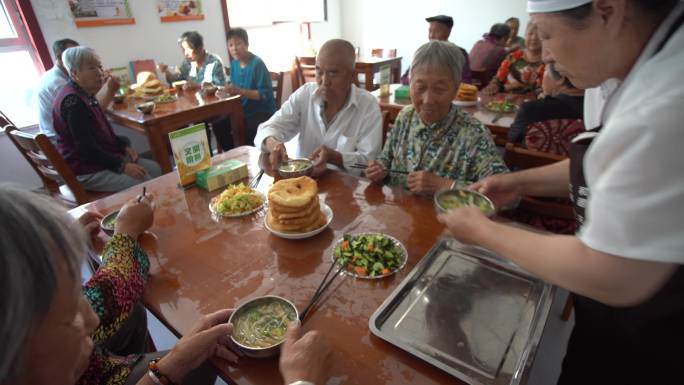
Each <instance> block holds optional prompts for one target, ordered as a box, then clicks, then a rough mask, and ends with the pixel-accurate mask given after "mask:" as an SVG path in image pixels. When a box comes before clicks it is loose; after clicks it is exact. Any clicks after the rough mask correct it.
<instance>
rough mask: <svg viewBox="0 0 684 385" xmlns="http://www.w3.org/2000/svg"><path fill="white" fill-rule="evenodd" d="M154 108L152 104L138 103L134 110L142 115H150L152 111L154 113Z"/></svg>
mask: <svg viewBox="0 0 684 385" xmlns="http://www.w3.org/2000/svg"><path fill="white" fill-rule="evenodd" d="M154 107H155V104H154V102H146V103H140V104H138V105H136V106H135V108H136V109H137V110H138V111H140V112H142V113H143V114H151V113H152V111H154Z"/></svg>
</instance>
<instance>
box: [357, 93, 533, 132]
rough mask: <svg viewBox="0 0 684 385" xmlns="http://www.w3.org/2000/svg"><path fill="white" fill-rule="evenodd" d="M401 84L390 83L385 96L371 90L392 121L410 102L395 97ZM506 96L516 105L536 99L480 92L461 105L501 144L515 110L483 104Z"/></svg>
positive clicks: (409, 100) (523, 95)
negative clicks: (497, 109) (470, 102)
mask: <svg viewBox="0 0 684 385" xmlns="http://www.w3.org/2000/svg"><path fill="white" fill-rule="evenodd" d="M400 86H401V84H392V85H390V94H389V95H386V96H381V95H380V90H375V91H373V92H371V93H372V94H373V95H374V96H375V98H376V99H377V100H378V104H380V110H382V111H388V113H389V116H390V120H391V121H394V120H395V119H396V117H397V115H398V114H399V111H401V110H402V109H403V108H404V107H406V106H408V105H410V104H411V99H410V98H395V97H394V91H395V90H396V89H397V88H398V87H400ZM507 97H508V100H509V101H510V102H511V103H514V104H516V105H518V106H520V105H521V104H523V103H524V102H526V101H529V100H534V99H536V95H535V94H534V93H524V94H514V93H510V94H509V93H498V94H495V95H485V94H483V93H482V92H479V93H478V102H477V104H475V105H473V106H467V107H461V108H462V109H463V110H464V111H466V112H468V113H470V114H471V115H473V117H475V118H476V119H477V120H479V121H480V122H482V124H484V125H485V127H487V128H489V130H490V131H491V132H492V134H493V135H494V139H495V141H496V143H497V144H498V145H503V144H505V143H506V142H507V141H508V129H509V128H510V127H511V124H513V120H514V119H515V112H509V113H504V114H497V113H496V112H493V111H490V110H488V109H487V108H486V107H485V106H486V105H487V103H489V102H490V101H494V100H497V101H503V100H505V99H506V98H507Z"/></svg>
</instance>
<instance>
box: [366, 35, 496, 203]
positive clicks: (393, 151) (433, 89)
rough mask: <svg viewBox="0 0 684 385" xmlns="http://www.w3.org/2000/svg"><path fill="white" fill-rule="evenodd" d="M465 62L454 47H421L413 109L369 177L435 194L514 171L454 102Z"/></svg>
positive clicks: (417, 55) (397, 123)
mask: <svg viewBox="0 0 684 385" xmlns="http://www.w3.org/2000/svg"><path fill="white" fill-rule="evenodd" d="M464 62H465V58H464V57H463V55H462V54H461V52H460V50H459V49H458V47H456V46H455V45H454V44H452V43H449V42H444V41H431V42H429V43H426V44H424V45H423V46H421V47H420V48H418V51H416V53H415V55H414V57H413V62H412V63H411V84H410V87H411V88H410V92H411V100H412V101H413V104H412V105H410V106H406V107H404V109H403V110H401V112H400V113H399V115H398V116H397V119H396V121H395V124H394V128H393V129H392V131H390V133H389V137H388V138H387V141H386V143H385V146H384V148H383V150H382V153H381V154H380V156H378V158H377V159H376V160H375V161H371V162H369V164H368V168H367V169H366V171H365V173H366V176H367V177H368V178H370V179H371V180H372V181H374V182H378V183H381V182H388V183H389V184H392V185H402V186H404V187H406V188H408V189H409V190H410V191H411V192H414V193H425V194H433V193H434V192H435V191H437V190H439V189H442V188H447V187H452V186H461V185H468V184H469V183H472V182H474V181H477V180H480V179H482V178H484V177H486V176H489V175H492V174H497V173H502V172H507V171H508V169H507V168H506V166H505V165H504V163H503V160H502V159H501V155H500V154H499V152H498V150H497V149H496V146H495V145H494V142H493V140H492V136H491V134H490V133H489V131H488V130H487V129H486V128H485V127H484V126H483V125H482V123H480V122H479V121H478V120H476V119H475V118H473V117H472V116H471V115H469V114H467V113H466V112H464V111H462V110H461V109H460V108H459V107H457V106H455V105H453V104H452V103H451V101H452V100H453V98H454V95H456V91H457V90H458V86H459V84H460V83H461V68H462V67H463V63H464ZM388 170H399V171H407V172H408V175H407V174H403V173H394V172H389V171H388Z"/></svg>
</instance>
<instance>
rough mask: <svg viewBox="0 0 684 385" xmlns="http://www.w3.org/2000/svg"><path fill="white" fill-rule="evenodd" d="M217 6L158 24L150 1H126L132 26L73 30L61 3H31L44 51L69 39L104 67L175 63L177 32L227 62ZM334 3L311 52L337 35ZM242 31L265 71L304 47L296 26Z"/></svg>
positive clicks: (283, 64)
mask: <svg viewBox="0 0 684 385" xmlns="http://www.w3.org/2000/svg"><path fill="white" fill-rule="evenodd" d="M221 1H222V0H204V1H203V2H202V7H203V10H204V20H201V21H185V22H175V23H162V22H160V21H159V16H158V15H157V11H156V1H152V0H132V1H130V2H129V3H130V5H131V10H132V12H133V17H135V24H134V25H122V26H107V27H94V28H76V25H75V24H74V21H73V18H72V17H71V14H70V12H69V9H68V6H67V1H65V0H31V4H32V5H33V8H34V10H35V12H36V16H37V17H38V22H39V24H40V27H41V29H42V31H43V35H44V36H45V40H46V42H47V44H48V46H51V45H52V43H53V42H54V41H55V40H59V39H63V38H67V37H68V38H72V39H74V40H76V41H78V42H79V43H80V44H82V45H86V46H89V47H91V48H93V49H95V50H96V51H97V52H98V53H99V54H100V56H101V58H102V61H103V64H104V65H105V67H120V66H125V65H127V64H128V62H129V61H131V60H136V59H155V60H156V61H157V62H163V63H167V64H179V63H180V62H181V60H182V59H183V57H182V54H181V52H180V49H179V48H178V44H177V42H176V41H177V39H178V37H179V36H180V35H181V33H183V32H185V31H188V30H197V31H199V32H200V33H201V34H202V36H203V37H204V45H205V48H206V49H207V51H209V52H212V53H215V54H217V55H219V56H220V57H221V59H222V60H223V61H224V63H225V62H227V58H228V50H227V47H226V42H225V28H224V25H223V14H222V11H221ZM340 2H341V0H328V22H324V23H314V24H312V28H311V29H312V35H313V40H314V44H315V47H317V46H318V44H321V43H322V42H323V41H325V40H328V39H330V38H333V37H339V36H340V34H341V24H340V19H341V10H340ZM255 12H258V10H255ZM229 17H230V15H229ZM231 27H239V25H231ZM247 32H248V33H249V38H250V50H251V51H252V52H254V53H255V54H256V55H258V56H260V57H262V59H264V61H265V62H266V65H267V66H268V67H269V69H271V70H274V71H284V70H289V69H290V68H291V65H292V59H293V55H295V54H296V53H298V52H300V51H301V50H302V49H304V48H305V47H303V44H302V43H301V41H300V38H299V37H300V34H299V25H298V24H294V23H288V24H278V25H275V26H266V27H254V28H247ZM318 42H320V43H318Z"/></svg>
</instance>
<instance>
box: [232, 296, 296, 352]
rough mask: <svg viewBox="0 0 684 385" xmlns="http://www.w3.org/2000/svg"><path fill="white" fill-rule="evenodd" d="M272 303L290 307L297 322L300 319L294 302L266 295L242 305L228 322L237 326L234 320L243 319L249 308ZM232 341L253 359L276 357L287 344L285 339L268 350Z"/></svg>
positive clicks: (233, 339)
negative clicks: (283, 345)
mask: <svg viewBox="0 0 684 385" xmlns="http://www.w3.org/2000/svg"><path fill="white" fill-rule="evenodd" d="M271 301H279V302H281V303H283V304H285V305H287V306H289V307H290V308H292V310H294V313H295V320H298V319H299V312H298V311H297V307H296V306H295V305H294V304H293V303H292V302H290V301H288V300H286V299H285V298H282V297H278V296H276V295H265V296H263V297H258V298H254V299H252V300H249V301H247V302H245V303H243V304H242V305H240V306H239V307H238V308H237V309H235V311H233V314H231V315H230V318H229V319H228V322H229V323H232V324H233V325H235V323H233V320H237V319H238V318H239V317H241V316H242V314H243V313H244V312H245V310H246V309H247V308H249V307H251V306H256V305H259V304H260V303H262V302H271ZM230 339H231V340H232V341H233V342H234V343H235V345H236V346H237V347H238V349H240V351H241V352H242V353H243V354H244V355H246V356H247V357H252V358H266V357H271V356H275V355H277V354H278V353H279V352H280V346H281V345H282V344H283V342H285V339H283V340H282V341H280V342H279V343H277V344H275V345H272V346H269V347H267V348H255V347H251V346H246V345H243V344H241V343H240V342H238V341H237V340H236V339H235V338H234V337H233V336H230Z"/></svg>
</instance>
